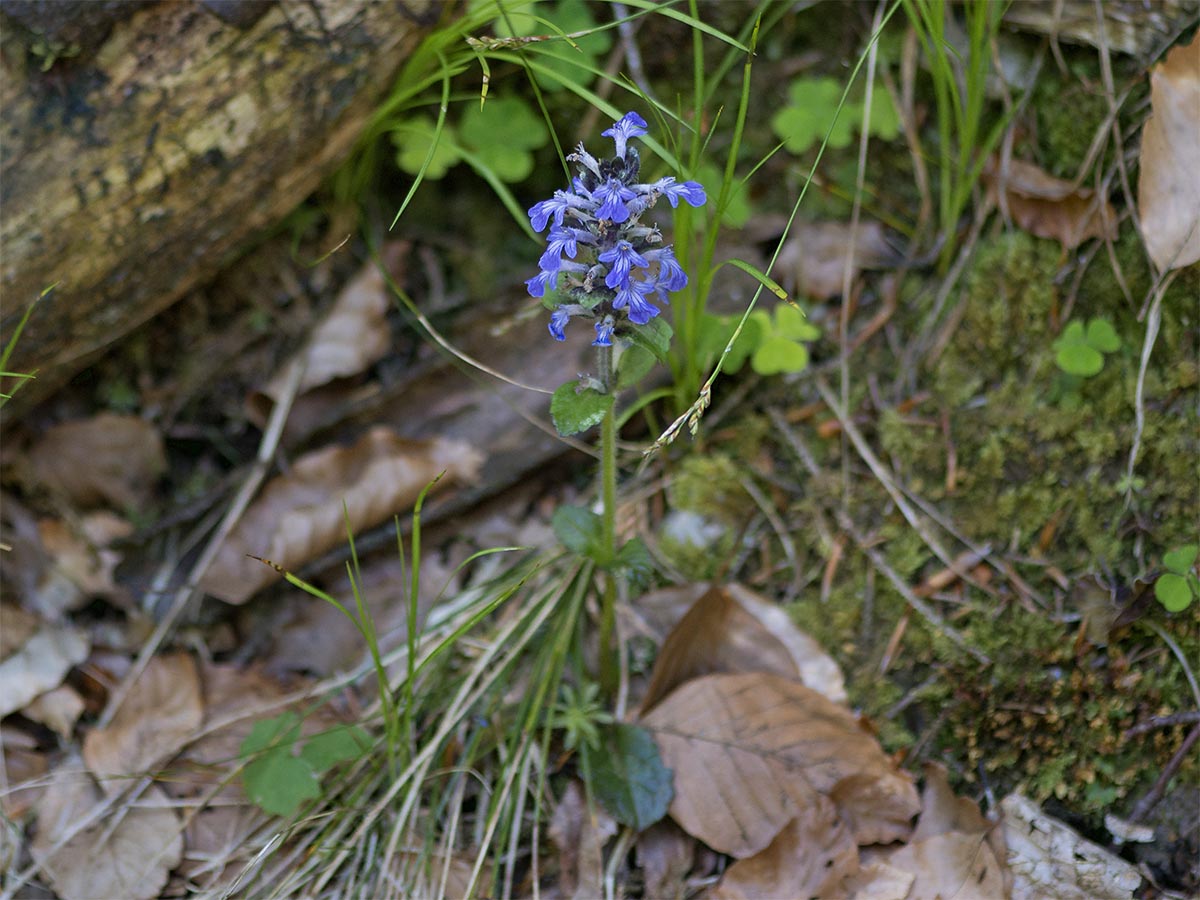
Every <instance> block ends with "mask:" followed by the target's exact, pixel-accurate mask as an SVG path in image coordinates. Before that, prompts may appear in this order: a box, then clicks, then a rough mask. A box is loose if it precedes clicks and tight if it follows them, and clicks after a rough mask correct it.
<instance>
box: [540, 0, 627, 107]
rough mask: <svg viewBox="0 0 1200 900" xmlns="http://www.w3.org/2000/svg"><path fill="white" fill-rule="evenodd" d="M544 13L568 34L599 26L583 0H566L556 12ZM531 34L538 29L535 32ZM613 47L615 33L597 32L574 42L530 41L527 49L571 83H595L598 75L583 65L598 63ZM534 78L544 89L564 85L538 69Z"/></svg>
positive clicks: (573, 39) (545, 30) (575, 39)
mask: <svg viewBox="0 0 1200 900" xmlns="http://www.w3.org/2000/svg"><path fill="white" fill-rule="evenodd" d="M539 12H541V10H539ZM543 15H545V17H546V18H547V19H548V20H549V21H551V22H553V23H554V24H555V25H557V26H558V27H559V28H561V29H562V30H563V32H564V33H565V34H573V33H574V32H577V31H587V30H588V29H590V28H595V27H596V20H595V19H594V18H593V17H592V14H591V12H589V11H588V6H587V4H586V3H584V2H583V0H562V2H561V3H559V4H558V6H557V7H556V8H555V9H554V10H553V11H552V12H550V13H543ZM534 28H535V30H536V32H537V33H542V34H555V33H556V32H554V31H553V30H551V29H547V28H546V27H545V26H544V25H542V24H540V23H535V25H534ZM530 33H531V34H532V33H535V32H533V31H531V32H530ZM572 44H573V45H574V46H572ZM611 47H612V32H611V31H597V32H595V33H594V34H589V35H586V36H584V37H578V38H571V41H570V42H568V41H567V40H565V39H560V40H555V41H545V42H543V43H537V44H530V45H528V47H527V52H530V53H534V54H537V56H538V62H539V63H541V65H543V66H544V67H545V68H546V69H549V70H551V71H552V72H556V73H557V74H559V75H562V76H563V77H564V78H565V79H566V80H567V81H568V82H573V83H578V84H591V82H592V80H593V78H594V76H593V75H592V74H591V73H590V72H588V71H586V70H585V69H583V68H580V67H581V66H594V65H595V61H596V59H597V58H598V57H600V56H602V55H604V54H605V53H607V52H608V51H609V49H610V48H611ZM534 77H535V78H536V79H537V83H538V86H539V87H541V88H542V90H544V91H548V92H552V91H558V90H562V89H563V87H564V85H563V84H561V83H560V82H559V81H557V80H556V79H554V78H553V77H550V76H547V75H544V74H542V73H541V72H537V73H536V74H535V76H534Z"/></svg>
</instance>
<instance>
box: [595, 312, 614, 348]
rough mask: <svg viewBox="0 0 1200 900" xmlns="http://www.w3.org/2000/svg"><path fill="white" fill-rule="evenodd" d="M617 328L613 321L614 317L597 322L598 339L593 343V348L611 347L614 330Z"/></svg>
mask: <svg viewBox="0 0 1200 900" xmlns="http://www.w3.org/2000/svg"><path fill="white" fill-rule="evenodd" d="M616 327H617V323H616V322H614V321H613V317H612V316H605V317H604V318H603V319H597V320H596V339H595V340H594V341H592V346H593V347H611V346H612V338H613V329H614V328H616Z"/></svg>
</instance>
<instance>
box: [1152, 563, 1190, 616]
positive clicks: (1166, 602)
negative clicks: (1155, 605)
mask: <svg viewBox="0 0 1200 900" xmlns="http://www.w3.org/2000/svg"><path fill="white" fill-rule="evenodd" d="M1154 596H1155V597H1157V598H1158V602H1159V603H1161V604H1162V605H1163V606H1164V607H1166V609H1167V611H1168V612H1182V611H1183V610H1185V609H1187V608H1188V607H1189V606H1191V605H1192V589H1191V588H1190V587H1188V583H1187V579H1186V578H1184V577H1183V576H1182V575H1175V574H1172V573H1169V572H1168V573H1167V574H1166V575H1160V576H1158V581H1156V582H1154Z"/></svg>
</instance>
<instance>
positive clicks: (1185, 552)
mask: <svg viewBox="0 0 1200 900" xmlns="http://www.w3.org/2000/svg"><path fill="white" fill-rule="evenodd" d="M1196 552H1197V546H1196V545H1195V544H1187V545H1186V546H1183V547H1176V548H1175V549H1174V550H1171V551H1170V552H1168V553H1164V554H1163V565H1164V566H1166V567H1167V568H1168V569H1170V570H1171V571H1172V572H1174V573H1175V574H1176V575H1186V574H1187V573H1188V571H1189V570H1190V569H1191V568H1192V566H1193V565H1194V564H1195V562H1196Z"/></svg>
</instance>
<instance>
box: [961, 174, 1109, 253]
mask: <svg viewBox="0 0 1200 900" xmlns="http://www.w3.org/2000/svg"><path fill="white" fill-rule="evenodd" d="M983 182H984V184H985V185H986V186H987V196H988V201H989V202H990V203H993V204H996V205H999V203H1000V191H1003V192H1004V205H1005V206H1006V207H1007V209H1008V212H1009V215H1011V216H1012V220H1013V222H1015V223H1016V225H1017V227H1018V228H1021V229H1022V230H1024V231H1028V232H1029V233H1030V234H1034V235H1037V236H1038V237H1042V238H1050V239H1052V240H1056V241H1058V242H1059V243H1060V244H1062V245H1063V247H1064V249H1067V250H1070V249H1072V248H1073V247H1078V246H1079V245H1080V244H1082V243H1083V242H1084V241H1086V240H1089V239H1090V238H1094V237H1107V238H1115V237H1116V236H1117V211H1116V210H1115V209H1113V205H1112V204H1111V203H1109V202H1108V201H1107V200H1104V201H1103V202H1098V201H1097V200H1096V197H1095V192H1094V191H1092V190H1090V189H1089V188H1076V187H1074V186H1073V185H1072V184H1071V182H1069V181H1063V180H1062V179H1061V178H1055V177H1054V176H1053V175H1050V174H1049V173H1047V172H1044V171H1043V170H1042V169H1040V168H1038V167H1037V166H1035V165H1034V164H1033V163H1027V162H1023V161H1021V160H1019V159H1013V160H1009V163H1008V171H1007V172H1003V173H1002V172H1001V171H1000V167H999V165H998V164H997V162H996V160H995V158H994V157H993V158H992V159H990V160H988V164H987V165H986V166H985V167H984V169H983Z"/></svg>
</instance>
